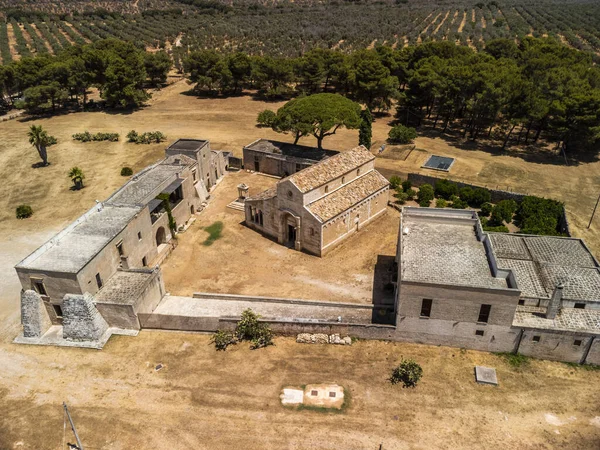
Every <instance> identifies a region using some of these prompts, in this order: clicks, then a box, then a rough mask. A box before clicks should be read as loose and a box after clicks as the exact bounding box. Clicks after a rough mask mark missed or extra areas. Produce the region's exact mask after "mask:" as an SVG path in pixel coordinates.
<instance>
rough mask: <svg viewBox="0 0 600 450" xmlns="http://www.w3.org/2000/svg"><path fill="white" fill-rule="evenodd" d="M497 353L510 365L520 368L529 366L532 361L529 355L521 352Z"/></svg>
mask: <svg viewBox="0 0 600 450" xmlns="http://www.w3.org/2000/svg"><path fill="white" fill-rule="evenodd" d="M495 355H496V356H499V357H500V358H502V359H503V360H504V361H505V362H506V363H507V364H508V365H509V366H511V367H513V368H515V369H519V370H521V369H524V368H525V367H527V366H528V365H529V362H530V361H531V358H530V357H529V356H525V355H521V354H520V353H510V352H500V353H495Z"/></svg>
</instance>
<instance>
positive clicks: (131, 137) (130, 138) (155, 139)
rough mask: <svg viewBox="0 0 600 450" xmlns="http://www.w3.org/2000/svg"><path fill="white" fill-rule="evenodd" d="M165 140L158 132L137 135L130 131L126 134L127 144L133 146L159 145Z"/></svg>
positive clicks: (135, 132) (164, 136) (163, 135)
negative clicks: (132, 144)
mask: <svg viewBox="0 0 600 450" xmlns="http://www.w3.org/2000/svg"><path fill="white" fill-rule="evenodd" d="M166 140H167V136H166V135H165V134H163V133H162V132H160V131H147V132H145V133H142V134H138V132H137V131H135V130H131V131H130V132H129V133H127V142H133V143H134V144H153V143H156V144H159V143H161V142H164V141H166Z"/></svg>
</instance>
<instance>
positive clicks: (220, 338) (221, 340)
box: [211, 330, 237, 350]
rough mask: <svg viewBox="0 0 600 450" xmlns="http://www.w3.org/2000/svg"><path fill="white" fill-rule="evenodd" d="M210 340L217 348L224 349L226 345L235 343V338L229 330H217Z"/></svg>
mask: <svg viewBox="0 0 600 450" xmlns="http://www.w3.org/2000/svg"><path fill="white" fill-rule="evenodd" d="M211 342H212V343H213V344H215V348H216V349H217V350H226V349H227V347H228V346H230V345H235V344H237V339H236V337H235V335H234V334H233V333H232V332H231V331H223V330H218V331H217V332H216V333H215V334H213V337H212V340H211Z"/></svg>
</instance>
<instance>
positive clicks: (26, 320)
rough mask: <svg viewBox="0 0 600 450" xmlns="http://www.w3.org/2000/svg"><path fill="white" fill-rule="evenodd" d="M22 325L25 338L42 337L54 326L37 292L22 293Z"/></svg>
mask: <svg viewBox="0 0 600 450" xmlns="http://www.w3.org/2000/svg"><path fill="white" fill-rule="evenodd" d="M21 323H22V324H23V336H24V337H42V336H43V335H44V333H46V331H48V329H49V328H50V326H51V325H52V322H51V321H50V317H49V316H48V311H47V310H46V305H44V301H43V300H42V297H40V294H38V293H37V292H35V291H32V290H27V291H23V292H21Z"/></svg>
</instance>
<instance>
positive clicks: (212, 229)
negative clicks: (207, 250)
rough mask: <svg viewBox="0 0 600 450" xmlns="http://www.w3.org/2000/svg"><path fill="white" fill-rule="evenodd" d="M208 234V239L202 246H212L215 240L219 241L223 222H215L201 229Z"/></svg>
mask: <svg viewBox="0 0 600 450" xmlns="http://www.w3.org/2000/svg"><path fill="white" fill-rule="evenodd" d="M203 229H204V231H206V232H207V233H208V237H207V238H206V240H205V241H204V242H203V243H202V245H206V246H207V247H208V246H209V245H213V244H214V242H215V241H216V240H217V239H221V237H222V233H223V222H221V221H217V222H215V223H213V224H211V225H209V226H207V227H204V228H203Z"/></svg>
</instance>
